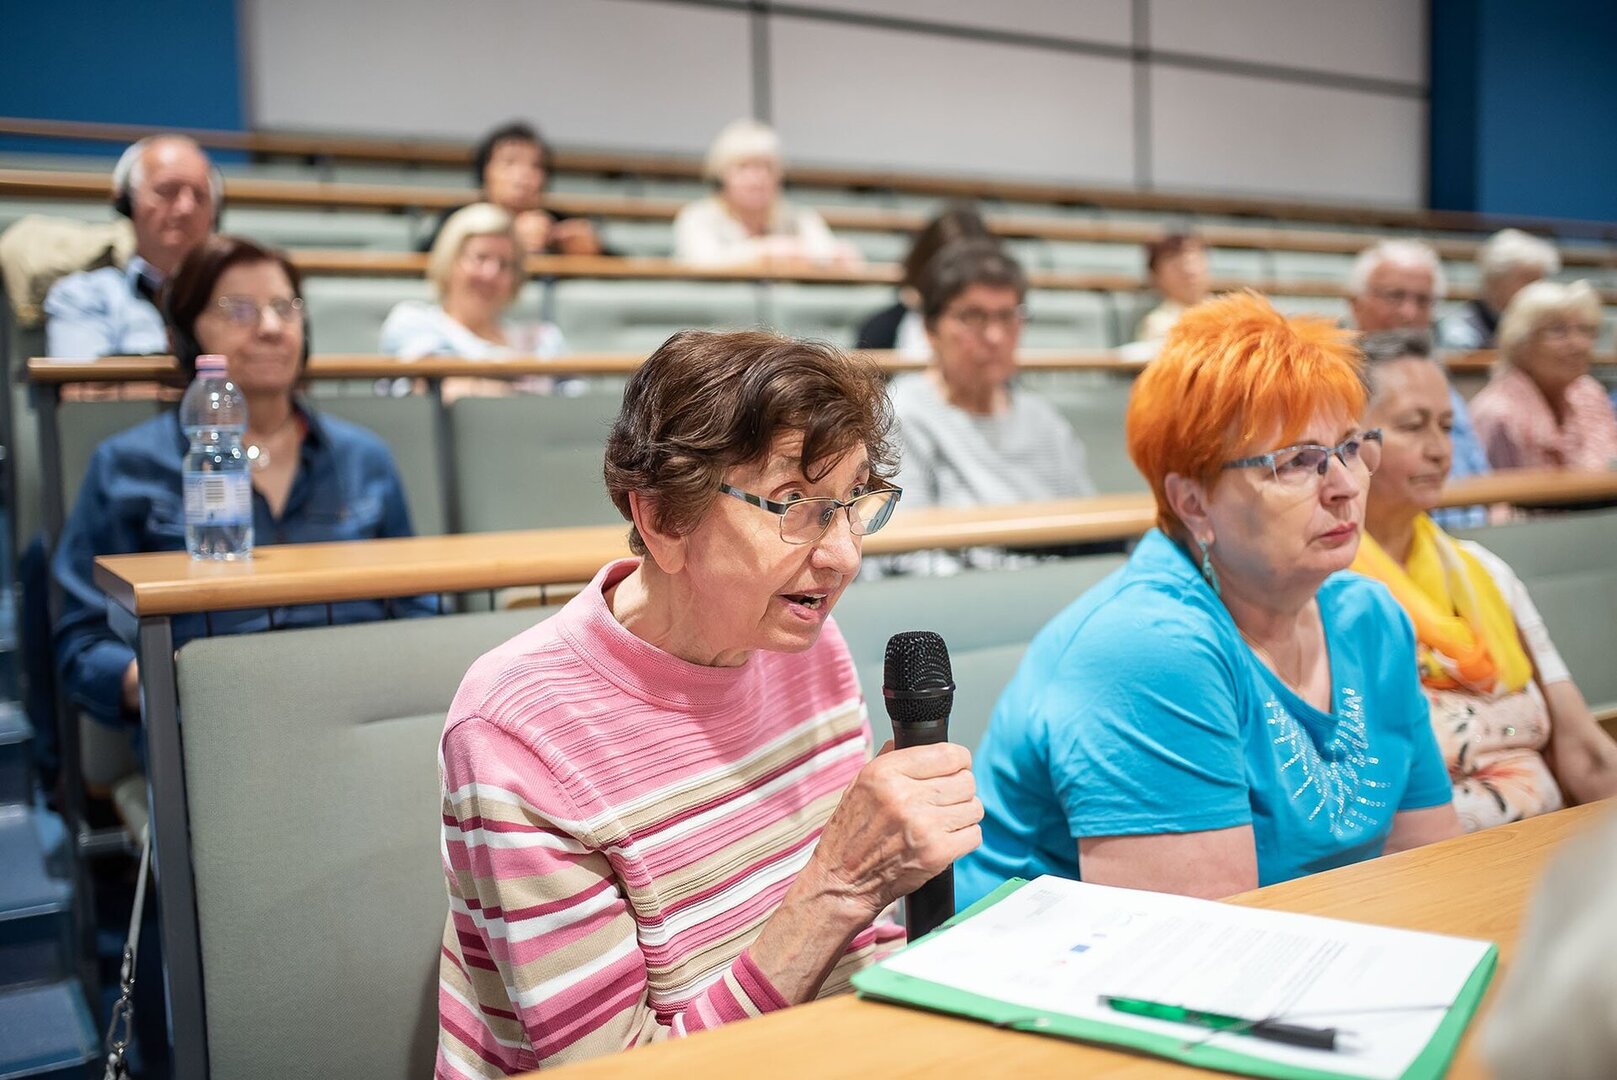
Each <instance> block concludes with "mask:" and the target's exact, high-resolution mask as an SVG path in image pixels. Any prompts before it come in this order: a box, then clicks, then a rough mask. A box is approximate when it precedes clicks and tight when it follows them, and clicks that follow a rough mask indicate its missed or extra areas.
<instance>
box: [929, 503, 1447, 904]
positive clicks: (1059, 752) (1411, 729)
mask: <svg viewBox="0 0 1617 1080" xmlns="http://www.w3.org/2000/svg"><path fill="white" fill-rule="evenodd" d="M1318 599H1319V609H1320V616H1321V618H1322V621H1323V622H1324V626H1325V639H1326V645H1327V648H1328V649H1329V651H1330V660H1331V681H1332V686H1333V691H1332V697H1333V702H1332V704H1333V708H1332V711H1331V712H1330V713H1328V714H1327V713H1322V712H1320V711H1319V710H1318V709H1315V708H1314V707H1313V706H1311V705H1309V704H1308V703H1307V702H1305V701H1303V700H1302V699H1301V698H1300V697H1298V696H1297V695H1296V694H1295V693H1294V692H1293V691H1292V690H1291V689H1290V688H1289V687H1287V686H1286V685H1285V684H1284V683H1283V682H1281V680H1280V679H1279V678H1277V677H1276V676H1275V675H1274V673H1273V672H1271V671H1270V670H1269V669H1268V668H1267V667H1265V666H1264V664H1263V663H1262V661H1260V660H1259V659H1258V658H1257V656H1256V655H1254V654H1253V652H1252V650H1251V649H1250V648H1249V647H1248V646H1247V645H1246V643H1245V642H1244V641H1243V640H1242V638H1241V636H1240V632H1239V631H1238V630H1237V629H1236V627H1235V622H1234V620H1232V619H1231V618H1230V615H1229V612H1228V610H1227V609H1226V608H1225V607H1224V605H1223V604H1222V603H1221V602H1220V601H1219V599H1218V598H1217V596H1215V595H1214V594H1213V591H1212V590H1211V589H1210V588H1209V587H1208V586H1207V583H1206V582H1205V581H1203V580H1202V577H1201V574H1200V573H1199V572H1198V570H1197V568H1196V567H1195V565H1194V564H1192V562H1191V560H1190V559H1189V557H1188V556H1186V554H1185V553H1184V552H1183V551H1182V550H1181V549H1180V548H1179V546H1178V545H1177V544H1175V543H1174V542H1173V541H1172V540H1170V539H1168V537H1166V536H1165V535H1163V534H1162V533H1161V532H1158V531H1156V530H1152V531H1151V532H1150V533H1148V534H1147V535H1146V537H1145V539H1143V540H1142V541H1141V542H1140V545H1139V547H1138V548H1136V549H1135V552H1134V554H1133V556H1132V557H1131V558H1130V559H1129V561H1128V564H1127V565H1125V566H1123V567H1122V568H1120V569H1119V570H1117V571H1116V572H1115V573H1113V574H1111V575H1109V576H1108V577H1107V578H1106V579H1105V580H1104V581H1102V582H1100V583H1099V584H1097V585H1096V586H1095V587H1094V588H1092V589H1090V590H1089V591H1088V592H1087V593H1085V594H1084V595H1083V596H1081V597H1079V598H1078V600H1076V601H1075V602H1074V603H1072V604H1071V605H1069V606H1068V607H1067V609H1066V610H1065V611H1063V612H1062V613H1061V614H1060V615H1058V616H1056V618H1055V619H1054V620H1052V621H1051V622H1050V624H1049V625H1048V626H1046V627H1045V628H1044V629H1043V630H1041V631H1040V632H1039V634H1038V636H1037V637H1035V638H1034V639H1033V642H1032V644H1031V645H1030V646H1029V648H1028V652H1027V655H1026V656H1025V657H1024V658H1023V660H1022V664H1021V667H1020V668H1019V669H1018V670H1017V673H1016V675H1015V677H1014V678H1013V679H1012V680H1011V682H1010V685H1009V686H1007V687H1006V688H1005V692H1004V693H1003V694H1002V695H1001V696H1000V699H999V704H998V705H997V706H996V708H995V709H994V716H993V719H992V720H991V721H990V723H989V725H988V733H987V735H985V736H984V738H983V742H982V745H981V747H980V748H979V749H978V751H977V756H976V765H975V772H976V775H977V786H978V791H979V794H980V795H981V797H982V801H983V806H984V807H985V809H986V811H987V815H986V817H985V818H984V820H983V842H982V846H981V847H979V848H978V849H977V850H976V851H974V852H972V853H971V854H970V855H968V856H966V858H965V859H964V860H963V861H962V862H960V863H959V864H957V866H956V872H955V888H956V902H957V904H958V905H959V906H960V907H965V906H966V905H967V904H970V903H972V902H973V901H975V900H977V899H979V898H980V897H982V896H984V895H985V894H987V893H988V892H989V891H990V890H992V889H993V888H995V887H996V886H997V885H999V884H1000V883H1001V882H1003V881H1004V880H1005V879H1007V878H1011V877H1029V878H1030V877H1036V876H1037V875H1039V874H1059V875H1062V876H1063V877H1069V878H1076V877H1079V876H1080V874H1079V866H1078V842H1077V839H1076V838H1077V837H1080V836H1125V835H1146V834H1154V833H1185V832H1201V831H1204V830H1209V829H1226V828H1233V827H1235V826H1240V825H1250V826H1252V831H1253V835H1254V838H1255V841H1256V845H1257V856H1258V880H1259V883H1260V884H1262V885H1269V884H1273V883H1274V882H1277V881H1286V880H1288V879H1290V878H1294V877H1301V876H1303V875H1305V874H1312V873H1315V872H1317V871H1320V870H1326V869H1329V868H1331V867H1335V866H1343V865H1346V864H1348V863H1354V862H1358V861H1360V860H1362V859H1368V858H1373V857H1374V856H1376V855H1379V854H1380V853H1381V849H1382V846H1383V845H1384V844H1385V842H1386V839H1387V834H1388V832H1390V831H1391V829H1392V821H1393V816H1394V815H1395V814H1397V813H1398V812H1399V811H1401V810H1414V809H1420V808H1424V807H1430V806H1440V805H1442V804H1443V803H1446V802H1448V801H1449V800H1450V798H1451V794H1450V788H1449V778H1448V772H1447V770H1446V769H1445V767H1444V764H1443V756H1442V754H1441V753H1440V752H1439V750H1438V747H1437V739H1436V737H1435V735H1434V734H1433V732H1432V727H1431V723H1430V721H1429V719H1428V716H1427V706H1426V698H1425V696H1424V695H1423V694H1422V693H1421V688H1420V683H1419V680H1418V677H1417V674H1416V667H1415V638H1414V632H1413V630H1412V629H1411V628H1410V624H1409V619H1408V618H1407V617H1406V616H1405V615H1404V613H1403V610H1402V609H1401V608H1399V607H1398V605H1397V603H1396V602H1395V601H1394V600H1393V599H1392V597H1391V595H1390V594H1389V593H1388V592H1387V591H1386V589H1385V588H1383V587H1382V586H1381V585H1380V584H1378V583H1377V582H1374V581H1371V580H1369V579H1368V578H1365V577H1361V576H1359V575H1357V574H1353V573H1346V572H1344V573H1340V574H1333V575H1332V576H1331V577H1330V578H1328V579H1326V581H1325V583H1324V584H1323V585H1322V586H1321V587H1320V590H1319V593H1318Z"/></svg>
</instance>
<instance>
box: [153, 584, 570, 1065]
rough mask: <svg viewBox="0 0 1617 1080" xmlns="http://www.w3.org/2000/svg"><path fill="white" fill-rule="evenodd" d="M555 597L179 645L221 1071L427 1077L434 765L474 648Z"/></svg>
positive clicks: (436, 919)
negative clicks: (508, 606) (531, 604)
mask: <svg viewBox="0 0 1617 1080" xmlns="http://www.w3.org/2000/svg"><path fill="white" fill-rule="evenodd" d="M548 614H549V611H547V610H544V609H540V610H526V611H515V612H500V613H496V614H485V615H459V616H448V617H445V618H439V619H411V620H398V621H392V622H382V623H371V624H367V625H361V626H338V627H320V628H318V629H313V630H287V631H280V632H276V633H266V634H254V635H248V636H240V637H216V638H203V639H199V640H197V641H193V642H191V643H190V644H188V645H186V646H185V647H184V648H183V649H181V650H180V653H179V657H178V661H177V664H178V679H179V694H180V709H181V713H182V715H183V717H184V719H183V721H182V722H183V725H184V736H185V737H184V740H183V741H184V754H185V783H186V791H187V799H188V803H189V810H190V821H191V855H192V865H193V867H194V870H195V875H196V891H197V917H198V923H199V925H200V932H201V954H202V971H203V990H204V1001H205V1003H206V1010H207V1030H208V1054H209V1061H210V1074H211V1076H212V1077H213V1078H214V1080H256V1078H260V1077H262V1078H265V1080H269V1078H279V1077H285V1076H331V1077H338V1076H340V1077H343V1078H344V1080H384V1078H386V1080H394V1078H398V1077H423V1078H424V1077H427V1076H430V1075H431V1073H432V1060H433V1047H434V1046H435V1044H436V1039H437V1022H438V1006H437V978H438V950H439V942H440V940H441V937H442V934H443V928H444V918H445V915H446V913H447V910H448V906H447V901H446V898H445V897H446V893H445V887H444V878H443V870H442V868H441V863H440V859H439V853H438V852H439V820H440V811H439V796H438V776H437V769H436V767H435V763H436V761H437V747H438V740H439V737H440V735H441V734H442V732H443V725H444V716H445V714H446V712H447V710H448V708H449V704H450V701H451V700H452V699H453V697H454V694H455V691H456V688H457V687H458V686H459V685H460V680H461V678H462V677H463V676H464V674H465V672H466V669H467V668H468V667H469V666H470V665H471V663H472V661H473V660H475V659H476V658H477V657H478V656H479V655H481V654H482V653H484V652H486V651H488V650H489V649H491V648H493V647H494V646H496V645H498V644H499V643H500V642H502V641H505V640H506V639H508V638H510V637H512V636H513V635H515V634H517V633H519V632H520V631H522V630H523V629H526V628H527V627H529V626H531V625H533V624H534V623H535V622H538V621H539V620H540V619H542V618H544V617H545V616H546V615H548Z"/></svg>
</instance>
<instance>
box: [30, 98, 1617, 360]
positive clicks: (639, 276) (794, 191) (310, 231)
mask: <svg viewBox="0 0 1617 1080" xmlns="http://www.w3.org/2000/svg"><path fill="white" fill-rule="evenodd" d="M41 130H44V131H54V132H59V133H61V134H70V135H79V136H81V137H85V138H102V139H105V140H107V145H108V146H109V148H112V149H117V148H118V143H119V142H121V141H125V140H127V139H128V138H130V137H131V136H133V135H135V134H137V131H136V130H135V129H129V128H124V127H118V126H105V125H77V126H75V125H51V126H47V127H45V128H43V129H42V128H41V126H40V125H38V124H35V123H29V122H18V121H0V134H15V133H29V132H39V131H41ZM201 134H202V135H203V141H204V144H205V145H210V146H213V147H215V148H223V149H229V148H231V147H241V146H243V145H251V146H255V147H258V148H259V149H260V150H261V151H263V152H268V153H274V154H279V155H297V157H298V160H295V161H286V160H272V161H261V162H252V163H246V164H237V165H232V164H229V163H227V164H226V165H225V170H226V172H227V174H229V183H228V184H227V189H228V190H227V200H226V203H227V208H226V211H225V216H224V227H225V229H226V230H227V231H237V232H241V233H242V234H244V235H249V236H254V237H256V238H259V239H262V240H266V241H269V242H272V243H276V244H279V245H281V246H284V247H287V248H289V249H291V250H293V251H294V252H295V253H296V254H297V257H298V262H299V263H300V265H302V266H303V267H304V268H305V269H306V271H307V272H308V273H309V274H310V276H311V280H310V282H309V285H308V294H309V310H310V315H311V325H312V326H313V327H314V333H315V335H316V340H317V341H318V342H319V347H320V348H321V349H322V350H326V351H333V352H370V351H374V350H375V349H376V346H377V336H378V331H379V329H380V326H381V323H382V320H383V318H384V317H385V316H386V314H387V312H388V311H389V310H390V309H391V307H392V306H393V305H394V304H395V303H397V302H398V301H400V300H404V299H425V298H427V297H428V296H429V294H430V293H429V287H428V285H427V284H426V282H425V281H424V280H423V278H422V271H423V269H424V267H425V260H424V259H423V258H422V257H421V256H419V255H416V254H414V253H413V249H414V246H415V243H416V242H417V240H418V239H419V238H420V237H421V236H422V235H423V233H424V231H425V230H426V229H428V228H430V226H431V222H432V220H433V219H435V218H436V215H437V214H438V213H439V212H440V211H441V210H442V209H444V208H446V207H452V206H458V205H463V204H464V203H466V202H467V201H469V200H470V199H471V198H472V197H473V195H472V192H471V190H470V189H469V187H468V180H467V172H468V170H467V167H466V165H465V164H464V163H465V161H466V159H467V154H468V151H467V149H466V147H464V146H452V145H446V144H403V143H397V142H382V143H377V142H370V141H365V140H350V141H346V142H345V141H341V140H331V139H322V138H318V137H272V136H263V135H257V136H243V135H241V134H240V133H211V134H210V133H201ZM109 152H110V151H109ZM355 159H357V160H355ZM311 160H317V161H320V162H322V164H310V161H311ZM0 165H3V166H11V167H9V168H0V228H3V227H4V226H5V225H6V224H7V223H9V221H11V220H14V219H15V218H16V217H18V216H20V215H21V214H24V213H53V214H66V215H70V216H78V217H86V218H90V219H93V220H105V219H106V218H107V216H108V211H107V209H106V206H105V201H106V194H107V183H106V179H105V170H104V168H103V169H101V170H92V169H89V168H87V167H86V163H85V159H83V158H69V157H61V156H57V157H47V156H40V155H9V156H8V157H7V158H5V159H4V160H0ZM42 166H50V167H49V168H45V167H42ZM556 166H557V168H556V171H555V175H554V178H553V180H552V182H551V185H550V187H551V191H550V193H549V195H548V196H547V198H548V200H549V203H550V205H551V206H552V207H553V208H555V209H558V210H563V211H566V212H568V213H578V214H588V215H591V216H594V217H596V218H597V219H598V220H599V221H600V227H601V232H602V236H603V239H604V240H605V242H606V244H607V245H608V247H609V248H610V249H611V250H613V251H615V252H618V253H620V254H621V257H619V258H607V259H596V258H580V257H572V258H567V257H560V258H554V259H540V260H535V261H534V262H533V263H532V264H531V266H532V270H533V272H534V275H535V278H536V280H535V281H533V282H532V283H530V285H529V286H528V288H527V291H526V293H525V294H524V296H523V297H522V298H521V299H520V300H519V301H518V308H517V310H518V311H519V312H521V313H523V314H524V315H526V316H533V315H539V314H543V315H544V316H545V317H547V318H549V319H550V320H551V321H553V322H555V323H557V324H558V325H559V326H560V327H561V329H562V331H563V332H564V333H565V334H566V335H567V338H568V341H569V343H570V345H571V347H572V348H574V349H576V350H581V351H590V352H594V351H614V352H617V351H622V352H645V351H649V350H650V349H651V348H653V347H655V345H656V344H657V343H658V342H660V341H661V340H663V338H665V337H666V336H667V335H668V334H669V333H670V332H672V331H673V330H675V329H678V328H680V327H683V326H691V325H711V326H745V325H753V324H757V323H765V324H768V325H772V326H775V327H777V328H779V329H782V330H784V331H786V332H789V333H794V334H799V335H803V336H815V337H823V338H826V339H828V340H832V341H839V342H851V341H852V340H853V337H854V329H855V327H856V326H857V325H858V322H859V321H860V320H861V319H862V318H863V317H864V316H865V315H867V314H868V313H870V312H871V311H874V310H876V309H878V308H880V307H883V306H885V305H886V304H888V303H889V302H890V301H891V283H892V282H893V281H894V280H895V278H896V274H897V271H896V267H895V266H894V265H893V262H894V260H896V259H898V258H899V257H901V256H902V254H903V253H904V251H905V249H906V246H907V244H908V234H909V233H910V232H911V231H913V229H914V228H915V227H916V226H917V225H918V224H920V222H921V221H922V220H923V219H924V216H925V213H926V212H928V211H931V210H934V209H936V207H937V206H938V205H939V204H940V203H941V202H942V201H943V200H944V199H946V198H949V197H973V198H977V199H979V200H981V203H982V206H983V208H984V210H985V212H986V213H987V214H988V216H989V218H990V222H991V224H992V226H993V227H994V228H995V230H996V231H998V232H999V233H1000V234H1001V235H1003V236H1004V237H1005V239H1006V243H1007V245H1008V246H1009V248H1010V250H1011V251H1012V252H1013V253H1014V254H1016V255H1017V257H1018V258H1019V259H1021V260H1022V261H1023V262H1024V264H1025V265H1026V267H1027V268H1028V269H1029V271H1030V272H1032V275H1033V291H1032V293H1031V295H1030V296H1029V302H1028V308H1029V313H1030V321H1029V324H1028V326H1027V328H1026V329H1025V331H1024V334H1023V344H1024V345H1025V346H1027V347H1029V348H1056V349H1098V348H1109V347H1114V346H1117V345H1120V344H1122V343H1124V342H1125V341H1127V340H1129V338H1130V336H1131V334H1132V331H1133V327H1134V323H1135V320H1136V319H1137V318H1138V317H1139V315H1141V314H1143V312H1144V310H1145V308H1146V306H1147V305H1146V302H1145V295H1144V293H1143V292H1142V290H1143V288H1144V269H1145V267H1144V252H1143V248H1142V244H1143V242H1144V241H1146V240H1149V239H1151V238H1152V237H1153V236H1156V235H1160V233H1161V232H1162V231H1163V230H1164V228H1165V227H1167V226H1169V225H1174V226H1185V225H1188V226H1191V227H1193V228H1195V229H1196V230H1197V231H1198V232H1199V233H1200V234H1201V235H1203V236H1204V237H1205V239H1206V240H1207V242H1208V244H1209V246H1210V258H1211V268H1212V271H1213V274H1214V277H1215V278H1216V279H1217V280H1216V286H1217V287H1218V288H1231V287H1236V286H1240V285H1252V286H1255V287H1258V288H1260V289H1262V290H1263V291H1265V292H1267V293H1269V294H1270V295H1272V296H1274V297H1276V299H1277V301H1278V302H1280V303H1281V305H1282V306H1283V307H1284V308H1286V309H1288V310H1294V311H1305V310H1306V311H1316V310H1317V311H1323V312H1325V313H1327V314H1331V315H1336V314H1340V313H1342V312H1343V311H1344V310H1345V307H1344V304H1343V301H1342V299H1341V296H1342V289H1343V284H1344V282H1345V280H1346V277H1347V273H1348V268H1349V266H1350V264H1351V262H1352V257H1353V255H1354V253H1355V252H1357V251H1358V250H1360V249H1361V248H1363V247H1365V246H1368V244H1369V243H1370V242H1371V238H1372V237H1376V236H1385V235H1421V236H1424V237H1426V238H1427V239H1429V240H1431V241H1432V242H1433V243H1434V245H1435V246H1436V247H1437V249H1438V251H1439V253H1440V254H1441V255H1442V256H1443V258H1444V260H1445V269H1446V272H1447V274H1448V276H1449V278H1450V281H1451V287H1450V290H1449V294H1450V296H1449V303H1451V304H1452V303H1456V302H1459V301H1462V300H1464V299H1466V298H1469V297H1471V296H1473V295H1475V289H1476V270H1475V267H1474V265H1473V263H1472V262H1471V259H1472V257H1473V256H1474V254H1475V250H1476V245H1477V243H1478V242H1479V241H1480V239H1481V238H1482V236H1483V235H1484V234H1485V233H1486V232H1487V231H1489V230H1491V229H1492V228H1494V227H1495V226H1497V225H1498V224H1499V222H1497V221H1494V220H1492V219H1488V218H1484V217H1479V216H1476V215H1455V214H1443V213H1434V212H1415V211H1400V210H1388V209H1381V208H1365V207H1327V206H1320V205H1314V204H1298V203H1285V202H1274V201H1260V200H1253V199H1239V198H1230V197H1207V196H1200V197H1195V196H1178V195H1158V194H1141V193H1138V192H1124V191H1116V190H1108V189H1094V188H1084V187H1065V186H1056V185H1043V184H1029V183H1019V182H998V183H995V182H989V181H978V180H964V179H954V178H937V177H924V176H910V175H891V174H870V173H856V172H851V171H842V170H826V169H795V170H792V171H791V172H790V173H789V175H788V182H789V184H790V190H789V194H790V196H791V197H792V198H793V199H794V200H796V201H798V202H801V203H806V204H809V205H813V206H817V207H819V208H821V209H823V210H824V211H825V214H826V218H827V221H828V223H829V224H830V225H831V226H832V227H833V228H834V229H836V230H838V232H839V234H840V235H843V236H845V237H846V238H847V239H849V240H851V241H852V242H854V243H855V244H856V245H857V246H858V247H859V248H860V249H861V251H862V252H863V253H864V255H865V257H866V259H867V260H869V262H868V264H867V265H866V266H865V267H863V268H860V269H857V270H851V271H850V270H838V271H799V272H794V273H790V274H764V273H759V272H756V271H754V272H734V271H725V272H697V271H692V270H691V269H690V268H688V267H682V266H679V265H677V264H674V263H672V262H669V261H668V260H667V256H668V255H669V253H670V252H671V251H672V250H673V241H672V231H671V220H672V217H673V214H674V212H675V211H676V210H677V209H678V207H679V206H680V205H681V204H682V203H683V202H684V201H686V200H688V199H691V198H695V197H698V196H700V195H701V194H703V193H705V191H706V189H705V188H704V186H703V185H702V184H701V182H700V181H699V180H698V179H697V178H696V165H695V163H694V162H693V161H690V160H686V159H667V158H644V157H634V156H629V155H602V154H595V155H580V154H571V155H569V154H566V153H561V154H558V155H557V161H556ZM326 176H335V177H338V179H336V180H328V179H323V178H322V177H326ZM361 178H363V179H364V181H366V182H357V181H359V180H360V179H361ZM381 181H385V182H381ZM1527 224H1529V225H1532V226H1534V227H1537V228H1539V229H1541V230H1543V231H1547V232H1550V233H1552V234H1554V235H1556V236H1557V237H1558V238H1559V240H1560V241H1561V247H1562V257H1563V261H1564V262H1565V270H1564V271H1563V276H1566V277H1587V278H1590V279H1591V280H1592V281H1594V282H1595V283H1596V284H1597V285H1602V286H1611V287H1617V245H1614V244H1613V243H1611V239H1610V237H1609V236H1607V235H1606V231H1605V230H1604V229H1603V228H1602V227H1598V226H1592V225H1589V224H1588V223H1574V222H1561V221H1543V222H1530V223H1527ZM1607 299H1608V301H1610V300H1611V299H1612V296H1610V295H1608V297H1607ZM1608 324H1609V325H1610V324H1613V322H1612V320H1610V319H1608ZM1609 338H1610V332H1609V330H1608V340H1609Z"/></svg>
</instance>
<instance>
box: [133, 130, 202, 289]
mask: <svg viewBox="0 0 1617 1080" xmlns="http://www.w3.org/2000/svg"><path fill="white" fill-rule="evenodd" d="M128 190H129V217H130V219H131V220H132V221H134V223H135V253H136V254H137V255H139V256H140V257H141V258H143V259H145V260H146V261H147V262H149V263H151V264H152V265H153V266H154V267H156V268H157V269H158V270H159V271H161V272H162V273H164V274H172V273H173V272H174V269H175V267H177V266H179V264H180V260H181V259H183V258H185V256H186V254H187V253H188V252H189V251H190V250H191V249H192V248H194V247H196V246H197V245H198V244H200V243H201V242H202V241H203V240H204V239H206V238H207V236H208V234H209V233H210V232H212V231H213V219H214V214H215V203H214V200H215V197H216V193H215V191H214V187H213V165H212V163H211V162H210V161H209V160H208V155H207V154H205V153H203V152H202V148H201V147H200V146H198V145H197V144H196V143H195V142H194V141H193V140H191V139H189V138H187V137H185V136H183V135H158V136H154V137H152V138H150V139H146V140H144V141H143V142H142V143H141V144H140V148H139V152H138V153H137V154H136V156H135V158H134V160H133V162H132V164H131V167H130V170H129V178H128Z"/></svg>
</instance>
